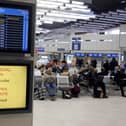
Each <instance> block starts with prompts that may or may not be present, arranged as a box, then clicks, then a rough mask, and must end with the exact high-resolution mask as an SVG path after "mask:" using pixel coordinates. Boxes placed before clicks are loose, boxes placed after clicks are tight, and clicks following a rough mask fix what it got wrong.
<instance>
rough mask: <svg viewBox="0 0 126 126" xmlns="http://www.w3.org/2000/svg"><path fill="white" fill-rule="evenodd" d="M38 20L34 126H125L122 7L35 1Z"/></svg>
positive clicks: (120, 0) (97, 0) (87, 0)
mask: <svg viewBox="0 0 126 126" xmlns="http://www.w3.org/2000/svg"><path fill="white" fill-rule="evenodd" d="M36 14H37V15H36V38H35V52H34V53H35V75H34V76H35V87H34V99H35V100H34V126H41V124H42V125H44V126H124V125H125V120H126V116H125V115H126V110H125V107H124V106H125V104H126V99H125V97H126V95H125V91H126V90H125V89H126V88H125V85H126V81H125V77H126V52H125V50H126V1H125V0H114V1H113V0H37V12H36ZM39 76H41V77H42V81H41V79H40V78H41V77H40V78H39ZM53 77H54V78H53ZM55 77H56V78H55ZM51 78H52V80H51ZM49 79H50V80H49ZM38 113H39V114H38Z"/></svg>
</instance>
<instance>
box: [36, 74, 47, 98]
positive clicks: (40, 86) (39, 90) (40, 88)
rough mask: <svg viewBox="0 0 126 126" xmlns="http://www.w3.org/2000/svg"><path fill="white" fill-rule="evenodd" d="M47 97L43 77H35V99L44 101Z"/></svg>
mask: <svg viewBox="0 0 126 126" xmlns="http://www.w3.org/2000/svg"><path fill="white" fill-rule="evenodd" d="M45 97H46V89H45V87H44V81H43V77H42V76H35V83H34V99H35V100H36V99H39V100H44V99H45Z"/></svg>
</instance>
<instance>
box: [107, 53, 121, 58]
mask: <svg viewBox="0 0 126 126" xmlns="http://www.w3.org/2000/svg"><path fill="white" fill-rule="evenodd" d="M106 56H107V57H108V58H112V57H118V56H119V55H118V54H117V53H113V54H106Z"/></svg>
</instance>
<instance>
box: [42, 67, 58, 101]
mask: <svg viewBox="0 0 126 126" xmlns="http://www.w3.org/2000/svg"><path fill="white" fill-rule="evenodd" d="M44 84H45V87H46V89H47V92H48V94H49V96H50V99H51V100H53V101H54V100H55V99H56V92H57V86H56V76H55V74H54V73H53V72H52V69H51V68H48V69H47V70H46V72H45V74H44Z"/></svg>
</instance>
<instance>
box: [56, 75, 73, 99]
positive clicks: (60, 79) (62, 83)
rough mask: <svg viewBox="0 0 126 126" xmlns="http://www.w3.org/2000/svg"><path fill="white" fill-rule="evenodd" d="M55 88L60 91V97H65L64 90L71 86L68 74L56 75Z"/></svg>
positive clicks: (68, 89)
mask: <svg viewBox="0 0 126 126" xmlns="http://www.w3.org/2000/svg"><path fill="white" fill-rule="evenodd" d="M57 88H58V89H59V90H61V91H62V97H63V98H65V92H69V91H70V90H71V88H72V85H71V84H70V79H69V76H63V75H57Z"/></svg>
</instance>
